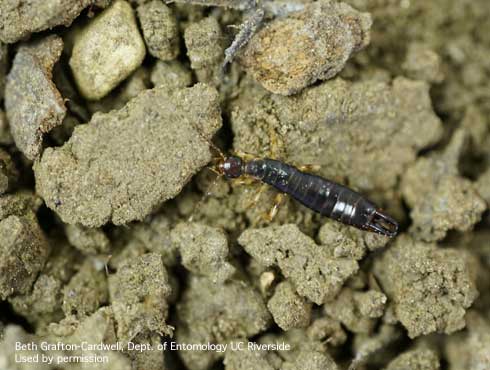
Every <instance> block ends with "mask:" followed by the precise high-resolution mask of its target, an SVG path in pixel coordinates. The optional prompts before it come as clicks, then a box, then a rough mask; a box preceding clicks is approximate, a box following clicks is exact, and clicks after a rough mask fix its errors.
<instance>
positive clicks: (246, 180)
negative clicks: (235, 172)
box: [231, 177, 259, 186]
mask: <svg viewBox="0 0 490 370" xmlns="http://www.w3.org/2000/svg"><path fill="white" fill-rule="evenodd" d="M257 181H259V180H257V179H256V178H254V177H239V178H236V179H232V180H231V182H232V183H233V185H234V186H241V185H252V184H255V183H256V182H257Z"/></svg>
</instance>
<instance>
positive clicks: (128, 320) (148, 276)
mask: <svg viewBox="0 0 490 370" xmlns="http://www.w3.org/2000/svg"><path fill="white" fill-rule="evenodd" d="M171 289H172V288H171V286H170V284H169V278H168V274H167V269H166V268H165V266H164V265H163V262H162V258H161V256H160V255H159V254H157V253H148V254H145V255H143V256H140V257H137V258H133V259H131V260H127V261H126V263H124V264H122V265H121V266H120V267H119V268H118V270H117V272H116V273H115V274H113V275H110V276H109V297H110V302H111V303H112V309H113V311H114V317H115V321H116V323H117V338H118V339H119V340H120V341H122V342H127V341H130V340H132V339H134V338H135V337H136V336H137V335H139V334H147V333H151V332H153V333H159V334H160V335H164V334H172V329H171V327H169V326H168V325H167V323H166V320H167V315H168V312H167V311H168V302H167V300H168V297H169V296H170V294H171Z"/></svg>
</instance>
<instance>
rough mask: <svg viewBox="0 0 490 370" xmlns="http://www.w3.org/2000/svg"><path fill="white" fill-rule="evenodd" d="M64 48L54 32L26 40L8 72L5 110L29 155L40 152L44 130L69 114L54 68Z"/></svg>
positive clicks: (16, 140)
mask: <svg viewBox="0 0 490 370" xmlns="http://www.w3.org/2000/svg"><path fill="white" fill-rule="evenodd" d="M62 50H63V41H62V40H61V38H60V37H58V36H55V35H51V36H47V37H45V38H43V39H40V40H37V41H33V42H30V43H28V44H23V45H22V46H21V47H20V48H19V50H18V51H17V54H16V55H15V58H14V62H13V65H12V69H11V70H10V72H9V74H8V76H7V84H6V91H5V92H6V94H5V111H6V114H7V119H8V122H9V125H10V131H11V133H12V136H13V138H14V141H15V144H16V145H17V147H18V148H19V149H20V150H21V151H22V152H23V153H24V154H25V156H26V157H27V158H29V159H32V160H33V159H36V158H38V157H39V155H40V154H41V149H42V143H43V134H45V133H47V132H49V131H51V130H52V129H53V128H54V127H56V126H58V125H60V124H61V123H62V121H63V118H64V117H65V114H66V108H65V104H64V101H63V97H62V96H61V94H60V92H59V91H58V89H57V88H56V86H55V84H54V83H53V81H52V78H53V76H52V70H53V66H54V64H55V63H56V62H57V61H58V59H59V58H60V56H61V52H62Z"/></svg>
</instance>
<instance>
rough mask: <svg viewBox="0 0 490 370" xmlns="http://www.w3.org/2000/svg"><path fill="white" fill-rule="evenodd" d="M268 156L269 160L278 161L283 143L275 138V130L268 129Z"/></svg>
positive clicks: (282, 151) (282, 150)
mask: <svg viewBox="0 0 490 370" xmlns="http://www.w3.org/2000/svg"><path fill="white" fill-rule="evenodd" d="M269 141H270V145H269V146H270V148H269V156H270V158H271V159H279V158H281V157H282V156H283V155H282V154H284V143H283V142H282V140H280V139H279V138H278V137H277V133H276V130H275V129H274V128H273V127H269Z"/></svg>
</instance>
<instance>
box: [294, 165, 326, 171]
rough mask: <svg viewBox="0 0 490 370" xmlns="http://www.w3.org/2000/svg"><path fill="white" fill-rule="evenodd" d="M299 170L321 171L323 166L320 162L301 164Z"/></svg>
mask: <svg viewBox="0 0 490 370" xmlns="http://www.w3.org/2000/svg"><path fill="white" fill-rule="evenodd" d="M297 167H298V170H300V171H303V172H318V171H320V168H321V166H320V165H318V164H304V165H301V166H297Z"/></svg>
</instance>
